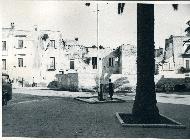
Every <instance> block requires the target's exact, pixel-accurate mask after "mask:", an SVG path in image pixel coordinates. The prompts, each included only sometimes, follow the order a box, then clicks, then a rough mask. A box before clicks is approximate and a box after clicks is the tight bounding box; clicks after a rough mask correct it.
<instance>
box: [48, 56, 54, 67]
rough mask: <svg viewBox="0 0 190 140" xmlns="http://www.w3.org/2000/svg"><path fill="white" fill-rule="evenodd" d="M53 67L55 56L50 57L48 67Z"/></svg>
mask: <svg viewBox="0 0 190 140" xmlns="http://www.w3.org/2000/svg"><path fill="white" fill-rule="evenodd" d="M49 69H55V57H50V68H49Z"/></svg>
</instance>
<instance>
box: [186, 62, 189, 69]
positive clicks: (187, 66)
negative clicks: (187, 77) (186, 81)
mask: <svg viewBox="0 0 190 140" xmlns="http://www.w3.org/2000/svg"><path fill="white" fill-rule="evenodd" d="M186 69H189V60H186Z"/></svg>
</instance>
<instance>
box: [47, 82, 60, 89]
mask: <svg viewBox="0 0 190 140" xmlns="http://www.w3.org/2000/svg"><path fill="white" fill-rule="evenodd" d="M47 87H48V88H58V81H52V82H50V83H49V84H48V86H47Z"/></svg>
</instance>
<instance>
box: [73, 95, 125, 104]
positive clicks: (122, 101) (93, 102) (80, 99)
mask: <svg viewBox="0 0 190 140" xmlns="http://www.w3.org/2000/svg"><path fill="white" fill-rule="evenodd" d="M93 97H96V98H98V97H97V96H93ZM93 97H76V98H74V99H75V100H78V101H81V102H85V103H89V104H101V103H124V102H125V100H122V99H118V98H114V99H116V100H117V101H111V100H108V101H89V100H85V99H89V98H93Z"/></svg>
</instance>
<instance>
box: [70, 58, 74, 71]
mask: <svg viewBox="0 0 190 140" xmlns="http://www.w3.org/2000/svg"><path fill="white" fill-rule="evenodd" d="M74 64H75V63H74V60H73V59H71V60H70V69H74V68H75V65H74Z"/></svg>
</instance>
